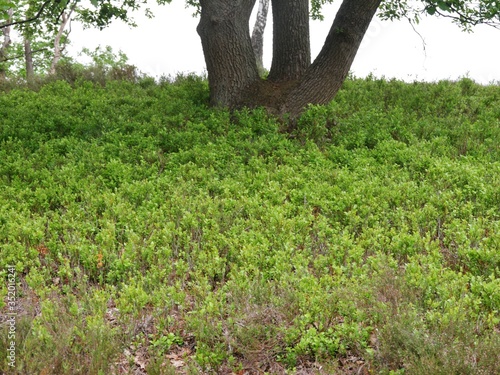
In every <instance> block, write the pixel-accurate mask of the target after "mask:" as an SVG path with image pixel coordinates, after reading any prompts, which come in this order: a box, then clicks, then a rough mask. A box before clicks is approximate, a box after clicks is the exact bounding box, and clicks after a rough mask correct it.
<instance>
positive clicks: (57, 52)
mask: <svg viewBox="0 0 500 375" xmlns="http://www.w3.org/2000/svg"><path fill="white" fill-rule="evenodd" d="M75 5H76V3H75ZM75 5H73V7H72V8H71V9H70V11H69V12H68V13H66V12H63V13H62V15H61V18H62V19H61V24H60V25H59V30H58V31H57V34H56V37H55V38H54V57H53V58H52V62H51V64H50V71H49V74H55V73H56V66H57V63H58V62H59V60H61V57H62V52H63V50H64V46H63V47H61V38H62V36H63V33H64V29H65V28H66V25H67V24H68V22H69V20H70V18H71V13H73V10H74V9H75Z"/></svg>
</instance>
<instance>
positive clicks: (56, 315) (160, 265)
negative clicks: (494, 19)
mask: <svg viewBox="0 0 500 375" xmlns="http://www.w3.org/2000/svg"><path fill="white" fill-rule="evenodd" d="M69 73H71V72H70V69H69V70H68V71H66V73H65V74H66V75H65V77H66V78H67V79H66V80H57V79H56V78H54V77H52V78H51V79H50V82H46V83H43V84H42V83H41V84H40V85H39V86H38V87H37V88H36V89H32V88H30V89H27V88H22V87H4V89H3V92H2V93H1V94H0V186H1V188H0V203H1V204H0V246H1V255H0V275H1V276H2V280H3V281H4V282H2V283H1V284H0V295H1V297H2V298H0V308H1V309H2V310H1V311H2V314H3V315H2V317H4V316H5V315H4V314H5V311H6V305H5V296H6V295H7V287H6V285H7V283H6V279H7V270H6V266H7V265H14V266H15V268H16V271H17V293H18V300H17V304H18V306H17V308H18V320H17V338H16V340H17V345H16V348H17V349H16V350H17V353H16V367H15V368H14V369H13V368H11V367H9V366H8V363H7V359H6V358H5V356H3V354H2V357H1V358H0V372H2V373H7V374H72V375H74V374H138V373H147V374H198V373H207V374H209V373H221V374H231V373H233V374H245V373H248V374H264V373H268V374H285V373H289V374H294V373H297V374H405V375H407V374H498V373H499V369H498V363H499V360H500V358H499V353H500V336H499V324H500V316H499V310H500V210H499V207H500V88H499V87H498V86H497V85H490V86H479V85H477V84H475V83H474V82H472V81H471V80H469V79H462V80H460V81H458V82H448V81H442V82H439V83H423V82H415V83H410V84H408V83H403V82H400V81H395V80H392V81H387V80H384V79H375V78H373V77H368V78H367V79H356V78H353V77H351V78H349V79H348V80H346V82H345V83H344V85H343V88H342V89H341V90H340V91H339V93H338V94H337V96H336V98H335V100H334V101H333V102H332V103H330V104H328V105H325V106H311V107H309V108H308V109H307V110H306V112H305V113H304V115H303V116H302V117H301V118H300V119H299V120H298V122H297V124H296V125H297V126H296V127H294V128H288V127H287V125H286V122H283V121H278V120H276V119H275V118H273V117H272V116H270V115H268V114H267V112H266V111H265V110H261V109H255V110H252V111H250V110H240V111H233V112H229V111H227V110H224V109H217V108H210V107H209V105H208V103H209V90H208V84H207V82H206V80H205V79H202V78H198V77H178V78H177V79H163V80H162V81H161V82H159V83H157V82H155V81H154V80H153V79H150V78H140V79H134V80H130V79H120V80H112V79H109V77H108V78H107V79H105V80H99V81H96V80H94V81H93V80H92V79H90V78H92V77H93V76H94V77H95V74H90V75H84V74H83V73H82V72H80V73H78V72H76V73H75V72H73V73H72V74H69ZM84 76H85V77H86V78H87V79H81V77H84ZM79 77H80V78H79ZM70 78H71V79H70ZM122 78H123V77H122ZM8 341H9V340H8V338H7V333H6V331H5V330H3V329H2V330H1V331H0V351H1V352H2V353H5V352H6V349H5V348H6V347H7V346H8Z"/></svg>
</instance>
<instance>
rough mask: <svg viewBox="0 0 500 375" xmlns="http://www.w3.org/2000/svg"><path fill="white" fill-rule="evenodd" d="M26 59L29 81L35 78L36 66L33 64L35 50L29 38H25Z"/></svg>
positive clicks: (27, 79)
mask: <svg viewBox="0 0 500 375" xmlns="http://www.w3.org/2000/svg"><path fill="white" fill-rule="evenodd" d="M24 61H25V66H26V81H28V83H30V82H32V81H33V78H35V68H34V66H33V51H32V50H31V42H30V40H29V39H28V38H24Z"/></svg>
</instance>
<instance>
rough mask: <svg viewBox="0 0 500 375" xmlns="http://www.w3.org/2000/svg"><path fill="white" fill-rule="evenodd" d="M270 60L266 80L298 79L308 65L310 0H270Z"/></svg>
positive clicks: (309, 51) (309, 59)
mask: <svg viewBox="0 0 500 375" xmlns="http://www.w3.org/2000/svg"><path fill="white" fill-rule="evenodd" d="M271 4H272V7H273V62H272V64H271V70H270V71H269V80H271V81H277V82H283V81H291V80H298V79H299V78H300V77H302V75H303V74H304V72H305V71H306V70H307V68H308V67H309V66H310V65H311V47H310V40H309V0H272V1H271Z"/></svg>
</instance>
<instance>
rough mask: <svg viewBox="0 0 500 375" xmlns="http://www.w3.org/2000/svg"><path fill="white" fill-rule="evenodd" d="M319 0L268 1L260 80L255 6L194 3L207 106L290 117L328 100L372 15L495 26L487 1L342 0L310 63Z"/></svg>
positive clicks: (208, 0) (498, 9) (222, 0)
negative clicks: (267, 39) (269, 56)
mask: <svg viewBox="0 0 500 375" xmlns="http://www.w3.org/2000/svg"><path fill="white" fill-rule="evenodd" d="M324 2H325V0H316V1H312V3H311V9H310V8H309V5H310V4H309V1H308V0H272V2H271V3H272V8H273V38H274V40H273V61H272V66H271V71H270V73H269V77H268V79H267V80H265V81H264V80H262V79H261V78H260V77H259V76H258V74H257V68H256V64H257V62H256V60H255V56H254V54H252V53H251V49H250V46H251V42H250V35H249V32H248V27H247V25H248V22H249V17H250V12H251V9H252V8H253V6H254V3H255V0H253V1H252V0H239V1H234V0H200V8H201V9H200V23H199V26H198V33H199V35H200V37H201V41H202V45H203V51H204V55H205V60H206V65H207V72H208V81H209V85H210V100H211V104H212V105H216V106H225V107H239V106H242V105H248V106H259V105H263V106H266V107H270V109H272V110H273V111H275V112H277V113H279V114H285V113H288V114H290V115H291V116H292V117H296V116H298V115H299V114H300V113H301V112H302V111H303V109H304V108H305V107H306V106H307V105H308V104H325V103H328V102H329V101H331V100H332V99H333V97H334V96H335V94H336V93H337V91H338V90H339V89H340V87H341V85H342V83H343V81H344V80H345V78H346V76H347V74H348V72H349V69H350V67H351V65H352V63H353V61H354V58H355V56H356V53H357V51H358V48H359V46H360V44H361V41H362V39H363V36H364V34H365V32H366V30H367V29H368V26H369V25H370V22H371V21H372V19H373V17H374V16H375V14H376V12H377V10H380V16H381V17H382V18H383V19H397V18H402V17H405V18H408V19H409V20H410V21H412V22H418V20H419V18H420V17H421V16H422V15H424V14H430V15H439V16H443V17H448V18H452V19H453V20H454V21H455V22H457V23H458V24H459V25H461V26H462V27H463V28H464V29H468V28H469V27H470V26H473V25H477V24H480V23H486V24H490V25H493V26H497V25H498V21H499V20H500V18H499V14H500V4H499V3H498V2H492V1H489V0H482V1H480V2H479V3H477V2H472V1H469V0H449V1H442V0H423V1H420V2H412V3H409V2H407V1H406V0H344V1H343V2H342V4H341V6H340V9H339V10H338V13H337V15H336V17H335V19H334V22H333V24H332V26H331V28H330V32H329V34H328V36H327V38H326V41H325V44H324V46H323V48H322V50H321V52H320V53H319V55H318V56H317V58H316V59H315V60H314V62H311V60H310V47H309V24H308V19H309V16H310V14H313V15H314V16H316V17H320V13H319V9H320V6H321V4H322V3H324Z"/></svg>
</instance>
